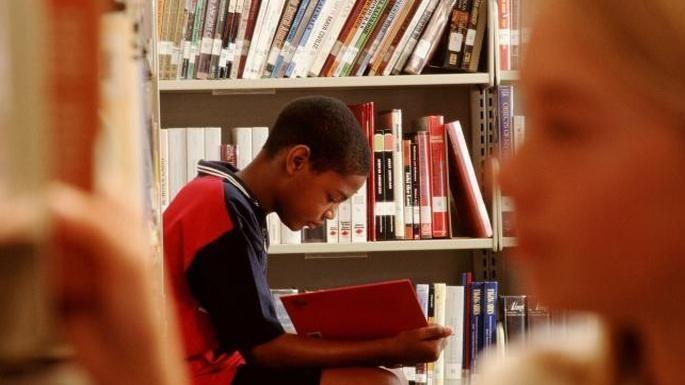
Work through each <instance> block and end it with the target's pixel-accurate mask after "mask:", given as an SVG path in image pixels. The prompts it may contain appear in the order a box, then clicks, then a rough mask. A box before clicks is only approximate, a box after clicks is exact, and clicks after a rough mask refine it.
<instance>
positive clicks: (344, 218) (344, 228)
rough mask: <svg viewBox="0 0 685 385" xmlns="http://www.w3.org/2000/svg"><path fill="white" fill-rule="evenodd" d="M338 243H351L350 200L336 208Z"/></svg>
mask: <svg viewBox="0 0 685 385" xmlns="http://www.w3.org/2000/svg"><path fill="white" fill-rule="evenodd" d="M338 220H339V226H340V227H339V230H338V243H350V242H352V200H351V199H348V200H346V201H344V202H342V203H340V205H339V206H338Z"/></svg>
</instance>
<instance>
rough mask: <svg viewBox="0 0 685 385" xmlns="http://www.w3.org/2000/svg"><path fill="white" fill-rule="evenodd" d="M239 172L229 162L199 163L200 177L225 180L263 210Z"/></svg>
mask: <svg viewBox="0 0 685 385" xmlns="http://www.w3.org/2000/svg"><path fill="white" fill-rule="evenodd" d="M237 172H238V169H237V168H235V167H233V166H232V165H231V164H230V163H227V162H220V161H208V160H201V161H199V162H198V163H197V175H198V176H203V175H213V176H216V177H219V178H223V179H225V180H226V181H227V182H228V183H230V184H232V185H233V186H234V187H235V188H236V189H238V191H240V192H241V193H242V194H243V195H244V196H245V197H246V198H247V199H248V200H249V201H250V202H251V203H252V204H254V205H255V206H256V207H258V208H260V209H262V206H261V205H260V204H259V201H257V199H256V198H255V197H254V193H253V192H252V190H250V188H249V187H248V186H247V185H246V184H245V182H243V180H242V179H240V177H238V175H236V173H237ZM262 210H263V209H262Z"/></svg>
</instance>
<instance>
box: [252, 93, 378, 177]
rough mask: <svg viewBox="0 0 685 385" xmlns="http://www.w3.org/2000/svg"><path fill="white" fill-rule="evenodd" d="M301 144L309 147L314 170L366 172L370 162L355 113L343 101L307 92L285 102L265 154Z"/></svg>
mask: <svg viewBox="0 0 685 385" xmlns="http://www.w3.org/2000/svg"><path fill="white" fill-rule="evenodd" d="M299 144H303V145H306V146H308V147H309V149H310V151H311V155H310V158H309V160H310V162H311V164H312V168H313V169H314V170H315V171H317V172H324V171H335V172H338V173H339V174H341V175H366V174H368V172H369V168H370V163H371V151H370V149H369V143H368V139H367V138H366V137H365V135H364V133H363V132H362V129H361V127H360V126H359V122H358V121H357V119H356V118H355V116H354V114H353V113H352V111H350V109H349V108H348V107H347V106H346V105H345V103H343V102H342V101H340V100H338V99H335V98H330V97H326V96H307V97H303V98H298V99H295V100H294V101H292V102H290V103H288V104H287V105H286V106H285V107H284V108H283V110H282V111H281V113H280V114H279V115H278V118H277V119H276V123H274V125H273V128H272V129H271V132H270V133H269V138H268V139H267V141H266V144H265V145H264V150H265V151H266V153H267V155H269V156H273V155H276V153H278V152H279V151H280V150H283V149H285V148H290V147H292V146H296V145H299Z"/></svg>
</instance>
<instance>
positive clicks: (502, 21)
mask: <svg viewBox="0 0 685 385" xmlns="http://www.w3.org/2000/svg"><path fill="white" fill-rule="evenodd" d="M497 6H498V8H499V14H498V27H499V28H498V30H499V36H498V42H497V47H498V49H499V69H500V70H502V71H517V70H519V69H520V68H521V58H522V54H521V52H522V47H523V46H525V45H526V44H527V43H528V40H529V38H530V29H529V27H528V25H527V24H528V21H527V19H528V18H527V17H526V15H527V12H530V11H529V10H527V9H525V0H497Z"/></svg>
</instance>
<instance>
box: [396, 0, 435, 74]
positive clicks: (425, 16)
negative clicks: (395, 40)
mask: <svg viewBox="0 0 685 385" xmlns="http://www.w3.org/2000/svg"><path fill="white" fill-rule="evenodd" d="M423 2H424V3H425V2H426V1H423ZM438 3H439V0H429V2H428V6H427V7H426V8H424V12H423V13H420V14H419V12H416V14H415V15H420V16H419V18H418V19H417V20H416V24H415V25H414V28H413V29H412V30H411V33H409V36H408V38H407V40H406V42H405V43H404V45H403V46H400V45H398V49H399V47H402V51H401V52H400V53H399V56H398V57H397V60H396V61H395V65H394V66H393V68H390V71H391V73H392V74H397V73H400V72H402V70H403V69H404V65H405V64H406V63H407V60H409V57H410V56H411V54H412V53H413V52H414V48H416V44H417V43H418V41H419V38H420V37H421V35H422V34H423V31H424V30H425V28H426V26H427V25H428V23H429V21H430V19H431V17H432V15H433V13H434V12H435V10H436V7H437V6H438ZM412 21H413V20H412ZM407 31H410V29H409V28H407ZM388 67H390V66H389V65H388ZM386 69H387V68H386ZM383 74H384V75H385V74H386V73H385V71H384V72H383ZM388 74H390V73H388Z"/></svg>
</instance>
